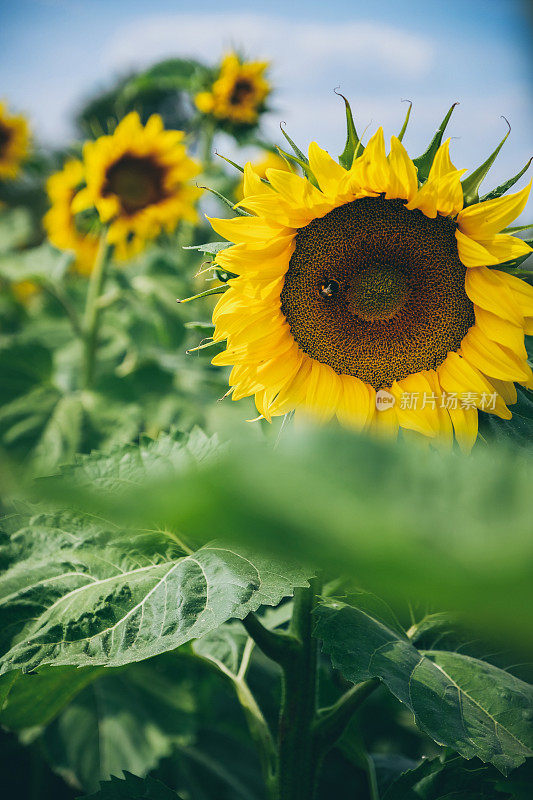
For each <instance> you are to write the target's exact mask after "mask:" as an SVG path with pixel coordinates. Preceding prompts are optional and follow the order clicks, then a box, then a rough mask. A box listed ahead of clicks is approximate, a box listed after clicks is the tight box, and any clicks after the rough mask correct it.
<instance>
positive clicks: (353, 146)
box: [335, 90, 364, 169]
mask: <svg viewBox="0 0 533 800" xmlns="http://www.w3.org/2000/svg"><path fill="white" fill-rule="evenodd" d="M335 94H338V95H339V97H342V99H343V100H344V106H345V108H346V144H345V145H344V150H343V151H342V153H341V154H340V156H339V164H341V165H342V166H343V167H344V168H345V169H350V167H351V166H352V164H353V160H354V158H355V156H356V154H357V155H358V156H360V155H362V154H363V153H364V147H363V146H362V144H361V141H360V139H359V136H358V135H357V131H356V129H355V124H354V121H353V114H352V109H351V108H350V103H349V102H348V100H347V98H346V97H345V96H344V95H343V94H341V93H340V92H338V91H337V90H335Z"/></svg>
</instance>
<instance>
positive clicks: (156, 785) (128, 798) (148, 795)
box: [80, 772, 180, 800]
mask: <svg viewBox="0 0 533 800" xmlns="http://www.w3.org/2000/svg"><path fill="white" fill-rule="evenodd" d="M80 800H180V798H179V795H178V794H176V792H174V791H173V790H172V789H169V788H168V786H165V784H164V783H161V781H158V780H156V779H155V778H150V777H148V778H138V777H137V776H136V775H131V774H130V773H128V772H126V773H125V774H124V778H123V779H120V778H114V777H112V778H111V780H109V781H107V782H106V783H102V784H101V786H100V790H99V791H97V792H95V793H94V794H91V795H85V797H84V798H80Z"/></svg>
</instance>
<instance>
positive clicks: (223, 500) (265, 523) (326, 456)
mask: <svg viewBox="0 0 533 800" xmlns="http://www.w3.org/2000/svg"><path fill="white" fill-rule="evenodd" d="M317 465H320V469H319V468H318V466H317ZM532 482H533V458H532V457H531V455H530V453H529V452H527V451H525V450H523V451H517V450H516V449H513V450H510V449H509V448H508V447H504V446H498V445H497V444H496V443H493V444H492V446H491V448H490V449H489V448H487V447H485V446H482V445H479V446H478V448H477V449H476V450H475V451H474V452H473V453H472V455H471V456H469V457H463V456H461V455H459V454H458V453H448V454H447V453H441V452H439V453H437V452H432V451H431V450H428V451H424V452H421V451H420V448H418V447H415V446H412V445H410V443H408V442H389V441H381V440H376V439H372V438H367V437H363V436H355V435H353V434H351V433H350V432H348V431H346V430H339V429H335V428H329V429H316V428H310V427H309V428H305V427H304V428H302V427H300V428H298V429H296V428H292V429H291V427H290V426H287V425H286V426H285V428H284V429H283V432H282V436H281V437H280V439H279V443H278V445H277V447H276V448H275V449H273V448H272V447H271V446H269V445H265V444H262V443H260V442H258V441H257V439H256V437H255V435H254V432H252V431H250V433H249V435H248V436H247V435H246V432H245V431H244V432H243V431H242V429H241V428H239V439H238V441H236V442H234V444H233V445H232V446H231V447H228V448H227V449H226V451H225V452H224V453H221V454H220V456H219V458H218V460H217V462H216V463H215V464H212V463H209V464H207V463H206V464H205V468H203V469H202V470H201V472H198V470H196V469H194V470H186V472H185V473H184V474H183V477H182V479H180V480H179V481H176V479H175V478H174V477H173V475H172V474H170V475H168V476H165V475H164V473H163V471H161V473H158V475H157V476H156V478H154V480H153V481H150V480H149V478H147V479H146V480H145V481H144V482H143V484H142V486H138V485H137V484H135V485H134V486H133V487H130V488H129V490H128V487H127V485H125V486H123V487H122V490H121V492H120V493H119V492H117V493H116V494H113V495H112V496H110V495H109V494H108V493H103V492H102V491H101V490H100V488H99V487H93V486H91V485H90V484H87V485H86V486H85V487H84V488H83V491H81V489H79V488H78V487H76V485H74V486H73V485H72V483H71V482H70V481H68V480H66V478H65V479H64V480H60V481H58V480H55V481H53V482H50V481H46V482H44V483H43V484H42V487H41V488H42V495H41V496H46V497H47V498H48V499H49V500H50V499H51V498H53V497H54V496H55V497H58V498H60V499H61V502H67V503H70V504H71V505H72V507H74V508H78V509H79V508H82V509H88V510H92V512H93V513H96V512H98V513H100V514H103V515H105V516H106V518H111V519H112V520H114V522H115V524H118V525H123V524H128V525H137V526H145V527H147V528H150V527H152V528H153V527H154V522H155V521H158V524H159V525H163V524H164V525H165V526H166V527H167V529H169V530H174V529H176V530H182V531H185V532H186V534H187V536H190V537H191V539H192V540H194V541H197V542H198V543H203V542H206V541H208V540H209V532H210V531H213V532H214V531H216V533H217V535H218V536H219V537H220V538H221V539H222V540H224V541H225V542H228V543H231V545H232V546H234V545H235V543H238V544H239V546H240V545H241V544H244V545H245V546H246V547H250V546H251V547H253V549H254V552H261V553H262V554H264V555H268V554H273V555H274V556H275V558H276V559H286V558H293V559H295V560H298V561H299V562H300V563H306V562H307V563H309V564H311V566H313V565H320V567H321V568H323V569H324V570H326V571H331V572H330V574H333V575H338V574H339V573H341V574H350V575H351V576H352V578H353V579H354V580H356V581H357V583H358V585H361V586H363V587H364V588H366V589H370V590H372V591H374V592H376V593H378V594H379V595H380V596H383V597H384V598H385V600H387V601H388V602H390V603H392V604H393V605H394V608H395V609H403V608H404V604H405V599H406V598H409V599H412V600H415V601H416V602H417V603H429V604H431V606H432V607H435V608H440V609H447V610H448V611H449V612H450V613H452V612H458V613H460V614H461V615H462V618H463V620H464V621H465V622H468V623H469V624H470V625H475V626H476V628H477V629H478V630H482V631H484V633H485V635H486V634H488V635H489V636H490V638H494V637H496V638H499V639H500V640H503V641H504V642H506V643H507V645H508V644H509V643H510V642H511V643H513V644H514V646H515V647H517V648H518V649H519V650H521V651H524V650H527V649H528V648H530V647H531V642H530V639H529V638H528V637H524V630H527V629H529V628H530V627H531V626H532V625H533V606H532V604H531V565H532V564H533V541H532V538H531V536H530V529H531V515H532V513H533V504H532V503H533V497H532V495H531V491H530V487H531V484H532ZM502 531H503V532H504V533H502ZM421 564H422V565H423V568H421ZM326 577H328V576H327V575H326Z"/></svg>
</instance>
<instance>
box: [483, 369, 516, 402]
mask: <svg viewBox="0 0 533 800" xmlns="http://www.w3.org/2000/svg"><path fill="white" fill-rule="evenodd" d="M486 377H487V380H488V381H489V383H491V384H492V385H493V386H494V388H495V389H496V391H497V392H498V394H499V395H500V397H501V398H502V399H503V402H504V403H506V405H508V406H511V405H513V403H516V401H517V399H518V395H517V394H516V386H515V385H514V383H512V382H511V381H499V380H498V378H489V377H488V376H486Z"/></svg>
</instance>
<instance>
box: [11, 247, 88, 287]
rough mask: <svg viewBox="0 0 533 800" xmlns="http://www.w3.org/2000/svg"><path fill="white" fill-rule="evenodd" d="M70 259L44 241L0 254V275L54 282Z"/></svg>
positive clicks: (16, 278)
mask: <svg viewBox="0 0 533 800" xmlns="http://www.w3.org/2000/svg"><path fill="white" fill-rule="evenodd" d="M71 261H72V256H71V255H69V254H68V253H60V252H59V251H58V250H56V249H55V248H54V247H52V246H51V245H49V244H48V243H46V242H45V244H42V245H40V246H39V247H34V248H32V249H30V250H22V251H21V252H13V253H6V254H5V255H0V277H2V278H5V279H6V280H8V281H14V282H18V281H34V282H37V283H40V282H44V283H50V282H51V283H56V282H59V281H61V280H62V279H63V277H64V276H65V273H66V271H67V269H68V267H69V265H70V263H71Z"/></svg>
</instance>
